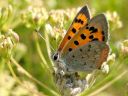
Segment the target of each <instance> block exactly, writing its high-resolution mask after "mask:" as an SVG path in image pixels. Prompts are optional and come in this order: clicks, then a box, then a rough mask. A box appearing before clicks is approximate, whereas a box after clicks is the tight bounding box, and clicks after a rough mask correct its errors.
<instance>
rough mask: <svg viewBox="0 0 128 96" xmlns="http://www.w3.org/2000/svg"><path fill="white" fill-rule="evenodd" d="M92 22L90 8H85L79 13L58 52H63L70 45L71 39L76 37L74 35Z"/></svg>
mask: <svg viewBox="0 0 128 96" xmlns="http://www.w3.org/2000/svg"><path fill="white" fill-rule="evenodd" d="M89 20H90V14H89V11H88V7H87V6H84V7H83V8H82V9H81V10H80V11H79V13H78V14H77V15H76V17H75V19H74V20H73V22H72V24H71V26H70V28H69V30H68V31H67V33H66V35H65V37H64V39H63V40H62V42H61V44H60V45H59V48H58V52H61V51H62V49H63V47H64V46H65V45H66V43H68V41H69V40H70V39H72V38H73V37H74V35H75V34H76V33H77V32H78V31H79V30H80V29H81V28H82V27H84V26H85V25H86V24H87V22H88V21H89Z"/></svg>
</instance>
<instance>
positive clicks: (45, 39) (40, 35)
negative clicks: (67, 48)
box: [35, 30, 55, 52]
mask: <svg viewBox="0 0 128 96" xmlns="http://www.w3.org/2000/svg"><path fill="white" fill-rule="evenodd" d="M35 31H36V32H37V33H38V35H39V36H40V37H41V38H42V39H43V40H44V41H45V42H46V39H45V38H44V37H43V36H42V34H41V33H40V32H39V31H38V30H35ZM50 48H51V49H52V50H53V51H54V52H55V49H54V48H53V47H52V46H51V45H50Z"/></svg>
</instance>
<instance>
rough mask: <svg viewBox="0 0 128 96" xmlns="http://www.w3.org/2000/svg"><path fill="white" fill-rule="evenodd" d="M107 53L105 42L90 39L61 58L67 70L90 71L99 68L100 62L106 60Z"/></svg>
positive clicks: (107, 48)
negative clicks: (90, 40)
mask: <svg viewBox="0 0 128 96" xmlns="http://www.w3.org/2000/svg"><path fill="white" fill-rule="evenodd" d="M108 53H109V47H108V45H107V44H106V43H105V42H100V41H92V42H90V43H88V44H86V45H84V46H80V47H79V48H76V49H74V50H73V51H71V52H70V53H69V54H67V55H66V56H64V57H63V58H62V59H63V60H64V62H65V64H66V67H67V69H68V71H86V72H91V71H93V70H94V69H98V68H100V66H101V64H102V63H103V62H104V61H106V59H107V56H108Z"/></svg>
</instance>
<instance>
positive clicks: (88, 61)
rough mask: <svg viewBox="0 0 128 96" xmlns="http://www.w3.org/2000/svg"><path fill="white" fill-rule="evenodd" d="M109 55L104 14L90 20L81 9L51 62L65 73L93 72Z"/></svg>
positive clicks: (84, 8)
mask: <svg viewBox="0 0 128 96" xmlns="http://www.w3.org/2000/svg"><path fill="white" fill-rule="evenodd" d="M108 53H109V46H108V23H107V20H106V17H105V15H104V14H100V15H97V16H95V17H93V18H92V19H90V14H89V11H88V8H87V6H85V7H83V8H82V9H81V10H80V11H79V13H78V14H77V16H76V17H75V19H74V20H73V23H72V24H71V27H70V28H69V30H68V32H67V33H66V35H65V37H64V39H63V40H62V42H61V44H60V45H59V48H58V51H57V52H56V53H55V54H54V56H53V60H54V61H56V62H58V63H57V64H58V66H59V68H62V69H64V70H66V71H73V72H78V71H85V72H87V71H89V72H90V71H93V70H95V69H98V68H100V67H101V65H102V63H103V62H104V61H106V59H107V56H108Z"/></svg>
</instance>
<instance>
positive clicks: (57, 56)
mask: <svg viewBox="0 0 128 96" xmlns="http://www.w3.org/2000/svg"><path fill="white" fill-rule="evenodd" d="M52 59H53V60H54V61H58V60H59V53H58V52H56V53H55V54H54V55H53V57H52Z"/></svg>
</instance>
